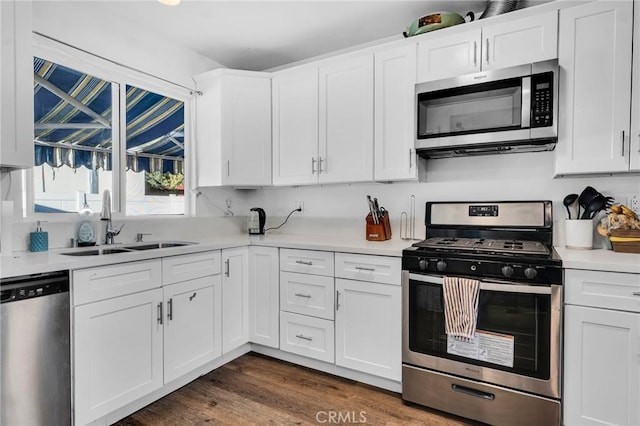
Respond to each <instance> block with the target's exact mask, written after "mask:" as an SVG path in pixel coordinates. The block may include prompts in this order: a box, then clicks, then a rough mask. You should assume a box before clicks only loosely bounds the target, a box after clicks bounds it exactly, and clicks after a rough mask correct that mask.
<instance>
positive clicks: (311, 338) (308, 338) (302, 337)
mask: <svg viewBox="0 0 640 426" xmlns="http://www.w3.org/2000/svg"><path fill="white" fill-rule="evenodd" d="M296 337H297V338H298V339H302V340H308V341H309V342H311V341H312V340H313V337H307V336H305V335H304V334H296Z"/></svg>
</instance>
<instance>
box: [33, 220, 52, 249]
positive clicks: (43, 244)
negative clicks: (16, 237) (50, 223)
mask: <svg viewBox="0 0 640 426" xmlns="http://www.w3.org/2000/svg"><path fill="white" fill-rule="evenodd" d="M41 222H46V221H40V220H39V221H37V222H36V230H35V232H32V233H31V234H30V235H29V240H30V244H29V249H30V250H31V251H47V250H49V233H48V232H45V231H43V230H42V224H41Z"/></svg>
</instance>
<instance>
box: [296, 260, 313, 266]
mask: <svg viewBox="0 0 640 426" xmlns="http://www.w3.org/2000/svg"><path fill="white" fill-rule="evenodd" d="M296 263H297V264H298V265H307V266H311V265H313V262H311V261H309V262H307V261H305V260H296Z"/></svg>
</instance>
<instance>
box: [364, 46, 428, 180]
mask: <svg viewBox="0 0 640 426" xmlns="http://www.w3.org/2000/svg"><path fill="white" fill-rule="evenodd" d="M374 59H375V79H374V94H375V102H374V104H375V108H374V147H375V148H374V154H375V155H374V157H375V158H374V167H373V168H374V178H375V180H377V181H392V180H414V179H417V177H418V173H417V170H418V168H417V165H416V160H417V158H416V150H415V148H414V146H415V137H414V129H415V123H414V122H413V121H414V116H415V113H414V111H413V109H414V105H415V101H414V93H415V84H416V45H415V44H413V43H412V44H404V43H403V44H402V45H400V46H396V47H392V48H386V49H384V50H380V51H376V52H375V54H374Z"/></svg>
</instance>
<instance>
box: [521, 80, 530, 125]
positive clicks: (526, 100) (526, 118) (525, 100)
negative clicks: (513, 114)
mask: <svg viewBox="0 0 640 426" xmlns="http://www.w3.org/2000/svg"><path fill="white" fill-rule="evenodd" d="M529 127H531V77H523V78H522V128H523V129H528V128H529Z"/></svg>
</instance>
